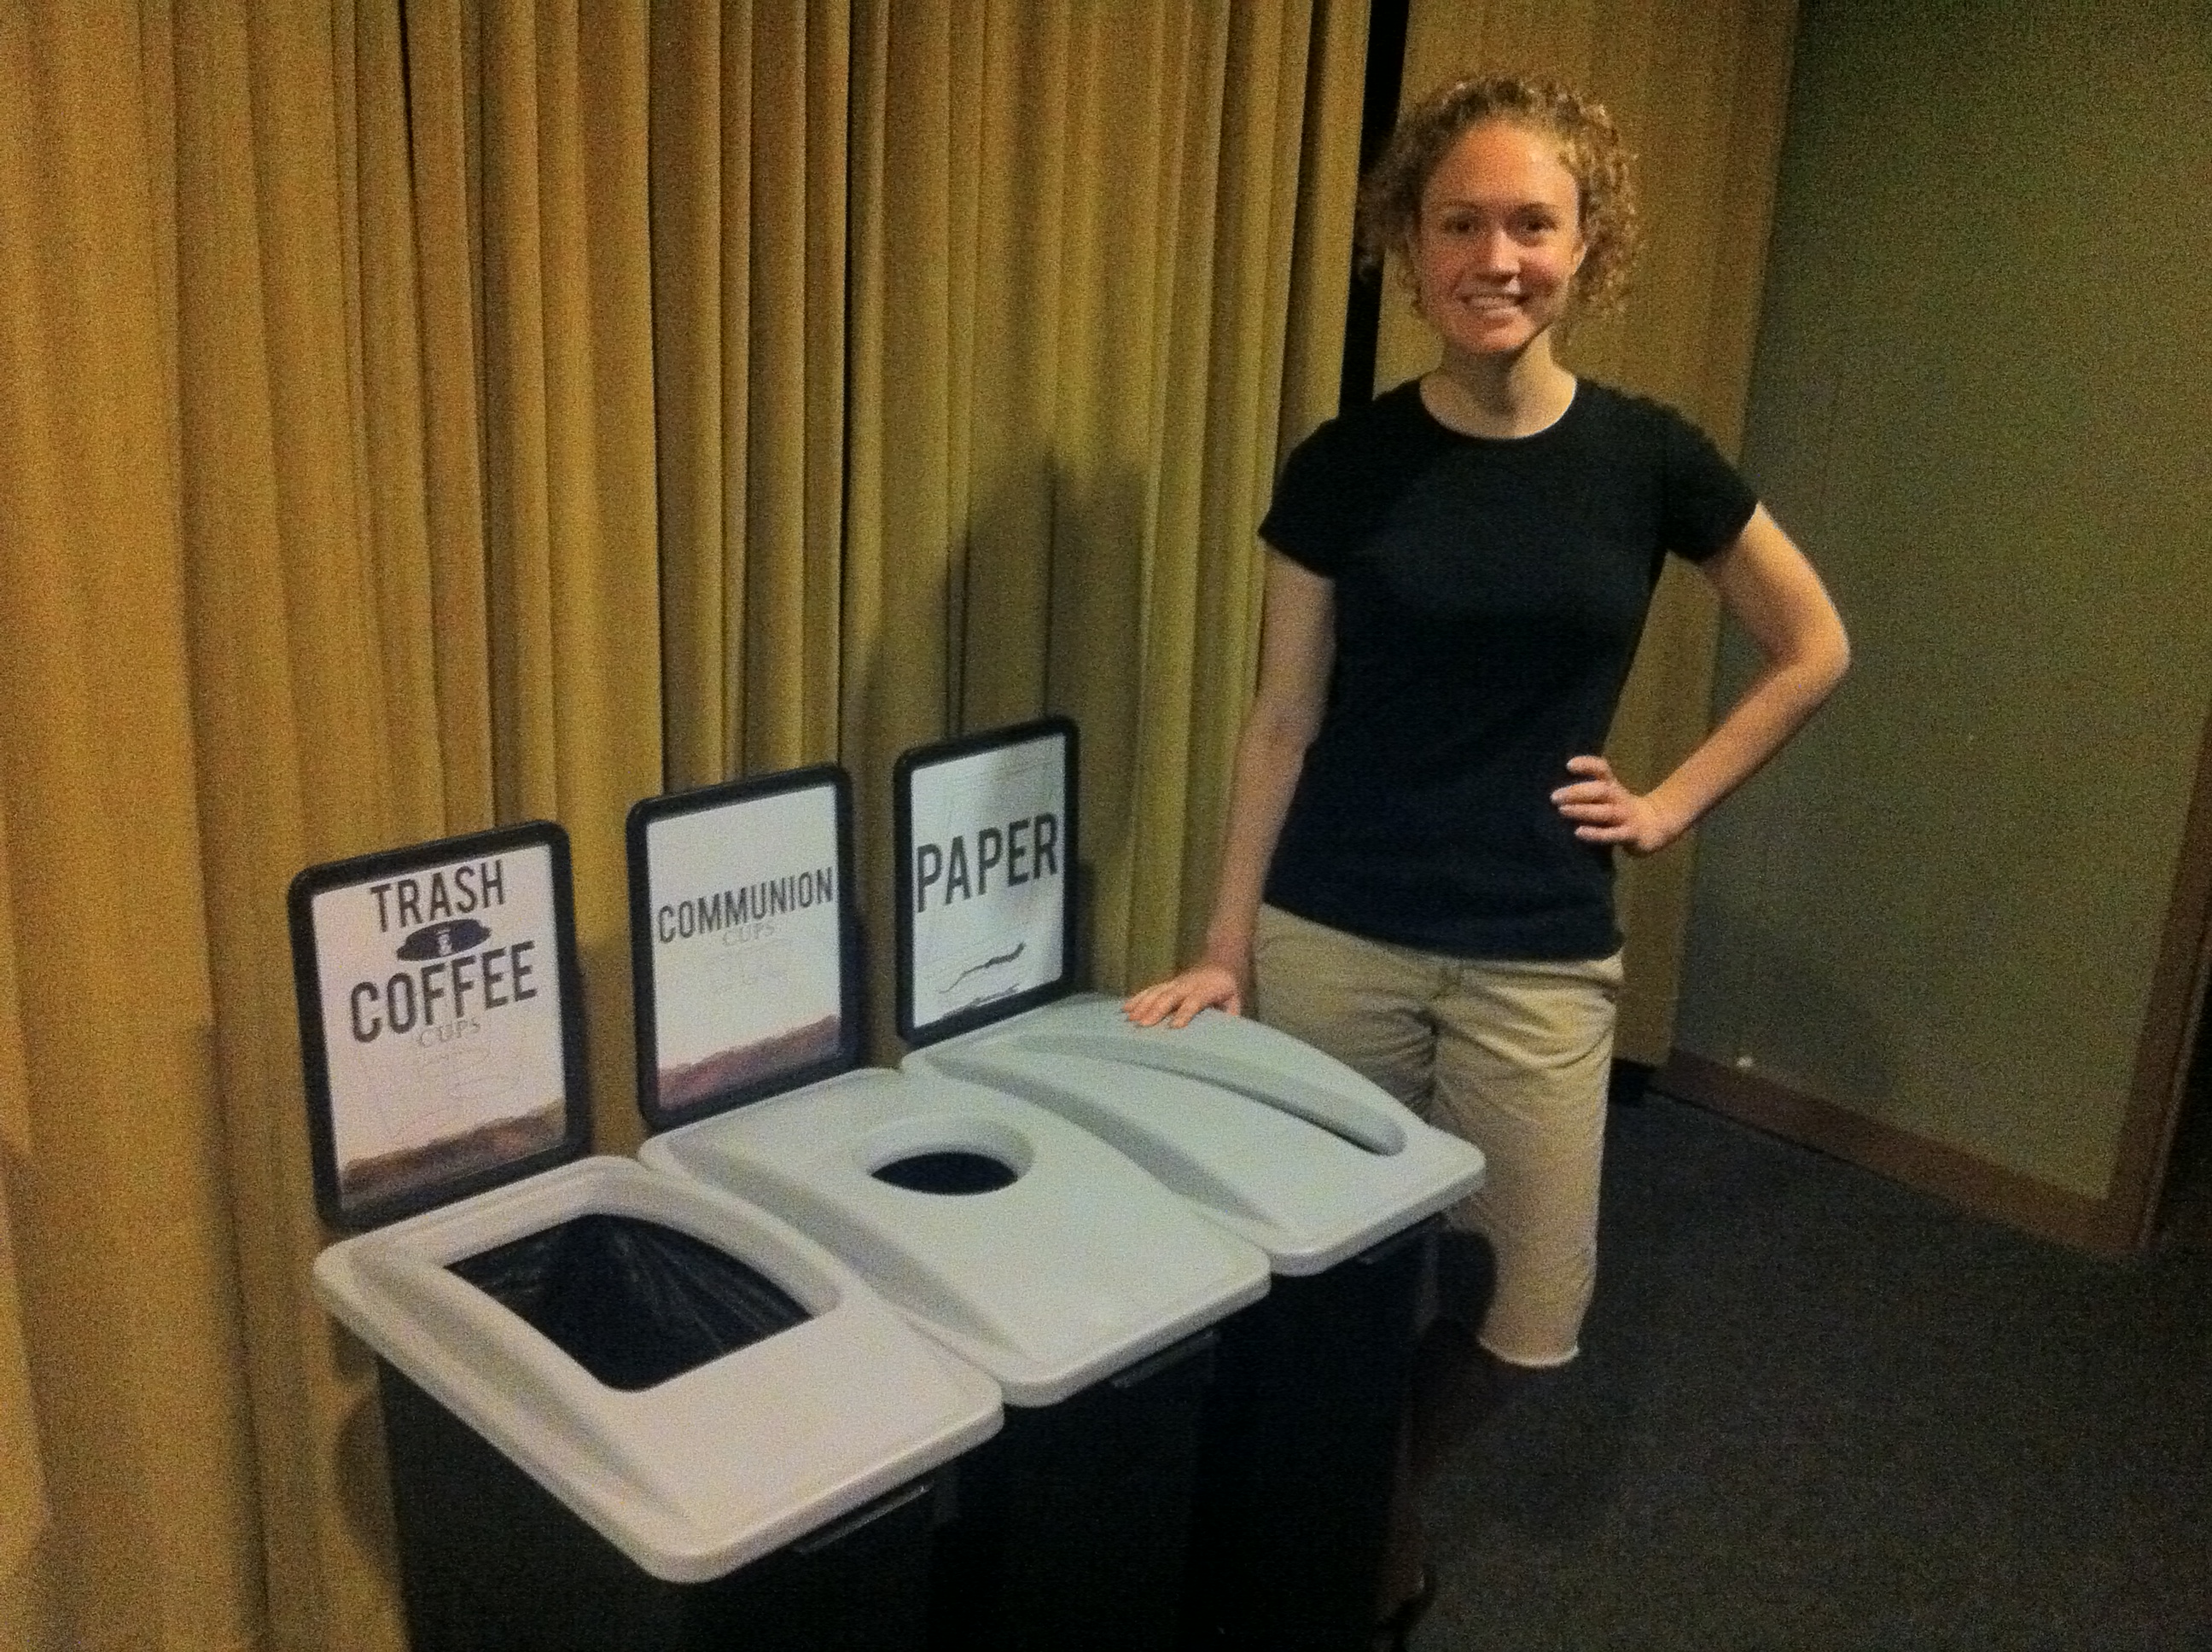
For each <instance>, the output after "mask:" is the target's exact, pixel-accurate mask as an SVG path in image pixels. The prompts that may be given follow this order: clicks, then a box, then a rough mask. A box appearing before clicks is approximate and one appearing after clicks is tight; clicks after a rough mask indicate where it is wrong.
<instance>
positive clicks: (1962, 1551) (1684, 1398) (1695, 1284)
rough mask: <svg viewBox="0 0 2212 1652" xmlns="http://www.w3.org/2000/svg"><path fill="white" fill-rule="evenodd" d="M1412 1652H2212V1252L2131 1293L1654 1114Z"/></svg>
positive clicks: (2064, 1254)
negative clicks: (1566, 1352)
mask: <svg viewBox="0 0 2212 1652" xmlns="http://www.w3.org/2000/svg"><path fill="white" fill-rule="evenodd" d="M1608 1154H1609V1157H1608V1162H1607V1193H1606V1204H1605V1216H1604V1230H1603V1236H1602V1240H1601V1280H1600V1285H1599V1289H1598V1297H1597V1301H1596V1303H1595V1307H1594V1309H1593V1310H1592V1313H1591V1315H1590V1319H1589V1325H1588V1327H1587V1328H1586V1331H1585V1334H1584V1339H1583V1358H1582V1359H1581V1360H1580V1361H1579V1362H1577V1364H1575V1365H1574V1366H1572V1367H1570V1368H1569V1369H1568V1370H1565V1372H1562V1373H1560V1374H1559V1375H1557V1376H1552V1377H1548V1378H1546V1379H1543V1380H1542V1381H1541V1382H1537V1383H1536V1384H1534V1385H1533V1386H1532V1387H1530V1388H1526V1389H1524V1390H1522V1392H1521V1393H1520V1394H1518V1395H1516V1398H1515V1400H1514V1401H1513V1402H1512V1403H1511V1404H1510V1406H1509V1407H1508V1408H1507V1409H1506V1411H1505V1412H1503V1413H1502V1414H1501V1415H1499V1416H1498V1417H1496V1418H1492V1419H1491V1421H1490V1422H1489V1424H1486V1427H1485V1428H1484V1430H1482V1432H1481V1433H1480V1434H1479V1435H1477V1436H1475V1437H1474V1439H1473V1440H1472V1441H1470V1442H1468V1445H1467V1446H1466V1448H1465V1449H1463V1450H1462V1452H1461V1453H1460V1454H1459V1455H1458V1457H1457V1458H1456V1459H1455V1461H1454V1463H1453V1465H1452V1472H1451V1473H1449V1474H1448V1475H1447V1476H1446V1477H1445V1479H1444V1483H1443V1484H1442V1485H1440V1486H1439V1487H1438V1489H1437V1493H1436V1494H1435V1496H1434V1497H1432V1498H1431V1505H1430V1508H1429V1510H1428V1514H1429V1519H1430V1522H1431V1547H1432V1553H1433V1558H1434V1559H1435V1561H1436V1563H1437V1572H1438V1576H1439V1581H1440V1587H1439V1592H1438V1597H1437V1605H1436V1607H1435V1609H1434V1611H1433V1612H1432V1613H1431V1615H1430V1616H1429V1618H1428V1619H1427V1620H1426V1622H1425V1623H1424V1624H1423V1625H1421V1627H1420V1628H1419V1631H1416V1633H1415V1635H1414V1637H1413V1646H1414V1648H1415V1649H1416V1652H1446V1649H1467V1652H1474V1649H1484V1652H1490V1649H1498V1652H1550V1649H1565V1652H1613V1649H1621V1652H1630V1649H1653V1652H1657V1649H1673V1648H1682V1649H1699V1652H1719V1649H1745V1652H1753V1649H1756V1652H1828V1649H1838V1652H1913V1649H1923V1648H1926V1649H1942V1652H1951V1649H1960V1652H1966V1649H1972V1652H1981V1649H1988V1652H2045V1649H2048V1652H2212V1249H2207V1248H2186V1247H2180V1246H2175V1247H2169V1248H2165V1249H2163V1250H2162V1251H2161V1252H2160V1254H2154V1255H2150V1256H2147V1257H2144V1258H2142V1259H2140V1260H2136V1261H2131V1262H2126V1263H2113V1262H2109V1261H2103V1260H2096V1259H2093V1258H2090V1257H2087V1256H2082V1255H2079V1254H2075V1253H2073V1252H2070V1251H2067V1250H2064V1249H2061V1248H2056V1247H2053V1246H2050V1245H2047V1244H2044V1243H2041V1242H2037V1241H2035V1240H2032V1239H2028V1238H2025V1237H2023V1236H2021V1235H2019V1234H2017V1233H2015V1232H2013V1231H2011V1230H2008V1229H2003V1228H2000V1227H1996V1226H1994V1225H1992V1224H1988V1223H1985V1222H1983V1221H1980V1220H1978V1219H1977V1218H1973V1217H1971V1216H1967V1215H1965V1214H1963V1213H1961V1212H1958V1211H1956V1210H1954V1209H1952V1208H1950V1207H1948V1206H1944V1205H1942V1204H1940V1203H1938V1202H1936V1201H1934V1200H1929V1199H1925V1198H1923V1197H1922V1196H1920V1195H1918V1194H1917V1193H1911V1192H1910V1191H1908V1190H1906V1189H1905V1188H1902V1187H1898V1186H1896V1185H1894V1184H1893V1183H1890V1182H1888V1181H1884V1180H1881V1179H1880V1178H1878V1177H1875V1176H1873V1175H1868V1174H1866V1173H1863V1172H1862V1171H1859V1170H1857V1169H1853V1168H1851V1167H1850V1166H1847V1165H1844V1164H1840V1163H1837V1162H1836V1161H1834V1160H1832V1159H1829V1158H1826V1157H1821V1156H1820V1155H1817V1154H1814V1153H1812V1152H1808V1151H1804V1150H1802V1149H1798V1148H1796V1147H1792V1146H1790V1145H1786V1144H1784V1143H1781V1142H1778V1141H1776V1140H1773V1139H1771V1138H1768V1137H1765V1136H1763V1135H1760V1134H1759V1133H1755V1132H1753V1131H1750V1130H1747V1129H1744V1128H1742V1127H1739V1126H1737V1125H1735V1124H1733V1123H1731V1122H1729V1121H1725V1120H1723V1119H1721V1118H1718V1117H1717V1116H1715V1115H1713V1114H1709V1113H1706V1112H1703V1111H1701V1110H1699V1109H1697V1108H1691V1107H1687V1106H1685V1105H1683V1104H1681V1103H1679V1102H1674V1101H1671V1100H1668V1099H1667V1098H1665V1097H1662V1096H1656V1095H1655V1096H1650V1097H1649V1098H1648V1099H1646V1100H1645V1101H1644V1103H1643V1104H1641V1105H1638V1106H1633V1107H1623V1108H1615V1109H1614V1112H1613V1125H1612V1129H1611V1133H1610V1139H1609V1142H1608Z"/></svg>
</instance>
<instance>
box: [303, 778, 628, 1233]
mask: <svg viewBox="0 0 2212 1652" xmlns="http://www.w3.org/2000/svg"><path fill="white" fill-rule="evenodd" d="M538 849H543V850H544V851H545V852H546V854H547V856H548V859H549V863H550V864H549V872H550V882H551V884H552V890H551V893H552V904H553V920H554V950H555V953H556V959H555V968H554V969H553V972H552V973H553V980H552V982H551V984H550V990H552V991H553V992H555V993H557V994H558V995H559V1002H558V1005H557V1008H556V1014H557V1017H558V1021H559V1026H560V1040H561V1049H560V1055H559V1064H560V1069H561V1074H562V1096H561V1099H560V1106H561V1120H562V1122H561V1133H560V1137H559V1139H558V1140H557V1141H556V1142H555V1143H554V1144H553V1145H550V1146H546V1147H544V1148H542V1149H538V1150H534V1151H525V1152H523V1153H520V1154H519V1155H518V1156H516V1157H512V1158H506V1159H501V1160H499V1161H497V1162H495V1163H487V1164H482V1165H479V1166H477V1168H475V1169H468V1170H464V1171H462V1172H460V1173H459V1174H455V1175H444V1176H435V1177H430V1178H427V1179H425V1180H423V1181H420V1182H419V1183H416V1184H415V1185H412V1186H410V1187H407V1188H406V1189H405V1190H404V1191H401V1192H398V1193H392V1194H390V1195H387V1196H385V1197H364V1198H360V1199H353V1200H349V1199H348V1198H347V1197H346V1194H345V1191H344V1187H343V1179H342V1176H341V1173H340V1167H339V1164H338V1162H337V1121H336V1117H335V1113H334V1108H335V1107H336V1105H337V1097H336V1096H335V1094H334V1093H333V1091H332V1089H331V1062H330V1054H329V1045H328V1042H327V1040H328V1037H329V1032H330V1029H328V1028H327V1027H326V1026H325V1023H324V1019H323V999H322V963H321V955H320V949H319V947H318V944H317V937H316V932H315V920H314V902H315V900H316V897H317V896H321V895H323V894H325V893H327V892H330V891H333V890H346V889H352V888H356V887H362V886H366V885H368V884H375V883H379V882H383V881H387V880H392V879H397V878H404V877H408V876H410V875H411V874H415V873H418V872H430V871H435V870H438V869H441V868H443V867H447V866H450V865H454V864H456V863H460V862H465V861H469V860H472V859H490V858H495V857H496V856H499V855H502V854H512V853H522V852H526V851H532V850H538ZM285 908H286V915H287V919H288V923H289V929H290V933H291V943H292V981H293V990H294V993H295V996H296V999H297V1002H298V1011H299V1023H300V1062H301V1073H302V1077H303V1078H304V1079H305V1082H306V1090H307V1145H308V1151H309V1154H310V1157H311V1159H312V1162H313V1172H314V1181H315V1208H316V1211H317V1212H318V1213H319V1215H320V1216H321V1218H322V1219H323V1221H324V1223H325V1224H326V1225H328V1226H330V1227H331V1228H334V1229H337V1230H340V1231H342V1232H348V1233H362V1232H366V1231H368V1230H370V1229H373V1228H380V1227H383V1226H386V1224H390V1223H392V1222H397V1221H398V1220H400V1219H401V1218H404V1217H409V1216H413V1215H415V1214H416V1213H417V1212H422V1211H426V1210H431V1209H435V1208H436V1207H438V1206H442V1205H449V1204H453V1203H454V1202H456V1201H457V1200H462V1199H465V1198H467V1197H469V1196H470V1195H471V1194H473V1193H483V1192H484V1191H486V1190H488V1189H489V1188H492V1187H503V1186H505V1185H506V1184H507V1183H508V1182H512V1181H520V1180H522V1179H523V1178H524V1177H526V1176H530V1175H537V1174H538V1173H539V1172H540V1171H544V1170H549V1169H552V1168H554V1167H555V1166H556V1165H560V1164H565V1163H569V1162H570V1161H571V1160H574V1159H577V1158H580V1157H583V1156H584V1155H585V1154H586V1153H587V1152H589V1151H591V1134H592V1121H591V1101H590V1078H589V1070H588V1067H587V1065H586V1049H585V1033H584V1017H583V992H582V983H583V973H582V970H581V969H580V965H579V963H578V955H577V949H576V913H575V894H574V887H573V884H572V881H571V871H570V860H569V853H568V833H567V832H566V831H564V830H563V829H562V828H561V827H560V826H559V825H557V824H556V823H553V822H551V821H544V820H534V821H526V822H522V823H518V824H515V825H512V826H499V827H494V828H491V829H489V830H486V831H480V832H466V833H462V834H459V835H456V836H453V837H445V838H437V839H434V840H432V841H428V842H423V843H416V844H410V845H408V846H406V847H402V848H396V849H384V850H379V851H375V852H374V853H368V854H361V855H354V856H350V857H349V858H347V859H341V860H331V861H325V862H323V863H321V864H319V865H313V866H309V867H307V868H306V869H305V870H303V871H301V872H300V873H299V874H298V875H297V876H295V878H293V879H292V882H291V884H290V886H289V889H288V890H286V893H285Z"/></svg>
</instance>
